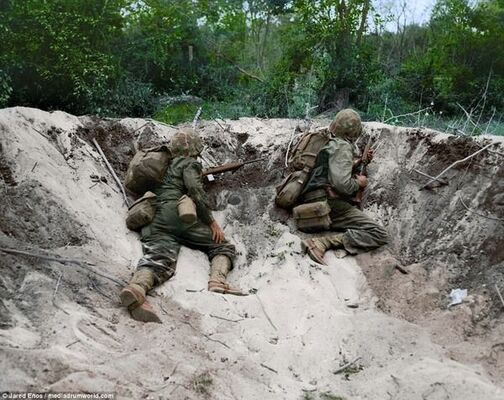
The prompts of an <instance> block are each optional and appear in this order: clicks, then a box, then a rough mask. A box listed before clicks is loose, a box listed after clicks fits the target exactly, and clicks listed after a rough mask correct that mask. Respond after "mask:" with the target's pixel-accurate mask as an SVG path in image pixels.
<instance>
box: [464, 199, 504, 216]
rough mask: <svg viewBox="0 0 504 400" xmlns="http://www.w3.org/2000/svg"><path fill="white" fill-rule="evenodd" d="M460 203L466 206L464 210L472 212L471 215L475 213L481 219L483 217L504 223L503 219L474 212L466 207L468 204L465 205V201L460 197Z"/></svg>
mask: <svg viewBox="0 0 504 400" xmlns="http://www.w3.org/2000/svg"><path fill="white" fill-rule="evenodd" d="M459 201H460V203H461V204H462V205H463V206H464V208H465V209H466V210H467V211H469V212H471V213H473V214H475V215H477V216H479V217H483V218H486V219H490V220H492V221H499V222H504V219H501V218H494V217H489V216H488V215H484V214H480V213H479V212H477V211H474V210H472V209H470V208H469V207H468V206H467V205H466V203H464V200H462V197H459Z"/></svg>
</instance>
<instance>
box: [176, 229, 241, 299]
mask: <svg viewBox="0 0 504 400" xmlns="http://www.w3.org/2000/svg"><path fill="white" fill-rule="evenodd" d="M180 241H181V243H182V244H183V245H185V246H187V247H190V248H193V249H198V250H201V251H203V252H205V253H206V254H208V258H209V260H210V278H209V281H208V290H210V291H212V292H218V293H228V294H235V295H242V294H243V293H242V292H241V291H240V290H239V289H234V288H232V287H230V286H229V285H228V284H227V282H226V279H227V275H228V273H229V271H231V270H232V269H233V261H234V258H235V255H236V250H235V247H234V245H232V244H231V243H229V242H228V241H224V242H222V243H215V242H214V241H213V239H212V231H211V230H210V227H208V225H205V224H203V223H199V222H198V223H196V224H194V225H192V226H191V227H189V228H188V229H187V230H186V231H184V233H183V234H182V235H181V238H180Z"/></svg>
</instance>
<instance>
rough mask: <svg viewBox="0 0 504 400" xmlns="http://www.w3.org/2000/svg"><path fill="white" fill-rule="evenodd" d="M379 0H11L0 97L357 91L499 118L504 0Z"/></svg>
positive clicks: (249, 107) (392, 102)
mask: <svg viewBox="0 0 504 400" xmlns="http://www.w3.org/2000/svg"><path fill="white" fill-rule="evenodd" d="M373 4H374V3H372V2H371V1H368V0H318V1H312V0H247V1H243V0H213V1H212V0H92V1H90V0H4V1H2V2H0V43H1V53H0V106H6V105H29V106H34V107H39V108H43V109H56V108H57V109H63V110H67V111H70V112H73V113H77V114H83V113H98V114H102V115H132V116H146V115H152V114H154V113H156V112H157V113H158V114H157V115H158V116H159V117H161V118H164V119H166V120H173V119H184V118H187V117H189V115H190V114H192V113H193V112H194V110H195V109H197V106H195V105H187V104H180V102H178V101H177V99H176V98H175V97H176V96H179V95H181V94H190V95H193V96H198V97H200V98H202V99H204V101H205V103H204V108H205V112H206V113H207V117H218V116H220V115H221V114H224V116H233V117H234V116H239V115H244V114H246V115H259V116H267V117H274V116H289V117H302V116H305V115H306V114H311V115H313V114H318V113H321V112H324V111H326V110H331V109H335V108H336V109H338V108H341V107H344V106H346V105H348V104H351V105H353V106H354V107H357V108H359V109H360V110H361V111H363V112H364V113H365V114H367V115H368V117H369V118H376V117H379V118H380V119H382V120H392V121H393V120H394V118H395V117H394V116H395V115H398V114H404V113H407V114H410V113H416V114H412V115H413V116H415V118H416V117H417V116H419V115H420V113H417V111H418V110H428V111H429V112H430V113H431V114H432V113H434V114H435V113H438V114H439V113H444V114H443V115H448V116H450V115H453V116H454V115H457V114H459V113H461V112H462V110H463V111H464V113H470V114H471V115H472V116H474V120H477V121H478V122H480V121H483V120H489V119H494V121H495V120H497V118H500V116H501V115H502V114H503V113H504V96H503V93H504V57H503V54H504V0H486V1H480V2H477V3H476V5H471V4H472V3H470V2H469V1H468V0H437V2H436V4H435V6H434V8H433V11H432V15H431V18H430V21H429V22H428V23H427V24H424V25H422V26H419V25H415V24H407V23H406V19H404V20H402V19H401V16H402V14H400V13H395V14H394V13H385V12H383V11H381V12H379V11H378V8H377V7H374V6H373ZM401 4H402V5H403V8H402V11H403V12H404V10H405V7H406V4H407V2H405V1H403V2H402V3H401ZM384 21H388V24H387V25H384ZM391 21H396V22H397V24H396V28H395V29H394V30H393V31H392V32H391V31H387V30H385V28H384V27H385V26H390V22H391ZM217 105H219V106H217ZM170 110H172V112H171V111H170ZM464 128H466V127H465V126H464Z"/></svg>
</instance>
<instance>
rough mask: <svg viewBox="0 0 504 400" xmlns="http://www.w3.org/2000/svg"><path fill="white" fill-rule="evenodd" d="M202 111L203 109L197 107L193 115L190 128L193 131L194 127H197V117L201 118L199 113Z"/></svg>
mask: <svg viewBox="0 0 504 400" xmlns="http://www.w3.org/2000/svg"><path fill="white" fill-rule="evenodd" d="M202 110H203V108H201V107H199V108H198V111H196V115H194V119H193V122H192V128H193V129H196V126H198V120H199V117H200V116H201V111H202Z"/></svg>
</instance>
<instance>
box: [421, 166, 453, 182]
mask: <svg viewBox="0 0 504 400" xmlns="http://www.w3.org/2000/svg"><path fill="white" fill-rule="evenodd" d="M412 171H413V172H416V173H417V174H419V175H422V176H424V177H426V178H429V179H431V180H432V181H438V182H439V183H440V184H441V185H448V181H447V180H446V178H443V180H441V179H437V178H434V177H433V176H430V175H428V174H426V173H425V172H422V171H419V170H418V169H416V168H413V169H412Z"/></svg>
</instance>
